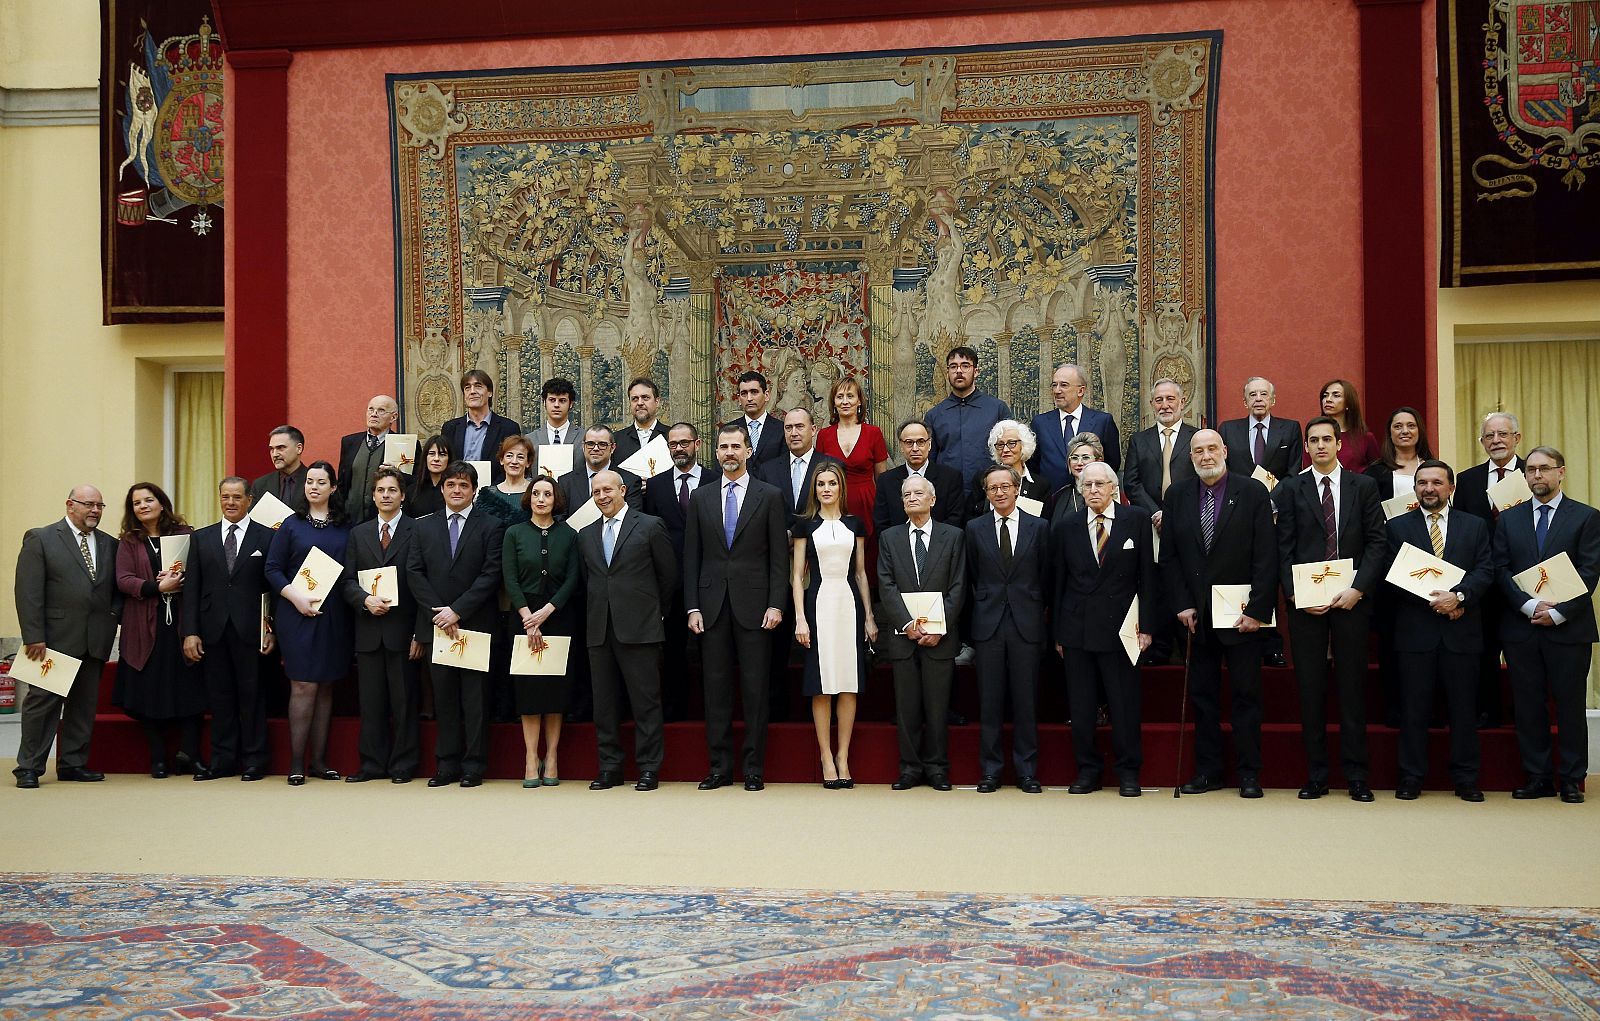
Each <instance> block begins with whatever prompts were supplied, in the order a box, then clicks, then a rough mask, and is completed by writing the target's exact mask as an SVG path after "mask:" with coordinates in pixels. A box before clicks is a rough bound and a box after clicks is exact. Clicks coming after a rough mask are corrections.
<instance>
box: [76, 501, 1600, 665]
mask: <svg viewBox="0 0 1600 1021" xmlns="http://www.w3.org/2000/svg"><path fill="white" fill-rule="evenodd" d="M1537 505H1538V503H1537V501H1535V500H1529V501H1528V502H1527V503H1519V504H1517V505H1516V506H1515V507H1511V508H1509V509H1507V510H1506V511H1504V512H1502V513H1501V515H1500V517H1499V518H1497V519H1496V520H1495V526H1494V568H1495V577H1496V580H1498V581H1499V583H1500V591H1501V592H1502V593H1503V594H1504V595H1505V597H1506V601H1505V604H1504V606H1503V607H1502V608H1501V611H1500V634H1501V637H1503V638H1504V639H1505V640H1506V641H1507V642H1525V641H1529V640H1530V639H1532V638H1533V637H1535V635H1536V634H1540V635H1543V636H1544V637H1545V638H1547V639H1548V640H1550V641H1552V642H1566V643H1573V644H1579V645H1587V644H1589V643H1592V642H1595V641H1600V634H1597V633H1596V629H1595V619H1594V588H1595V582H1596V581H1597V580H1600V513H1596V512H1595V509H1594V508H1593V507H1590V506H1589V505H1588V504H1583V503H1579V502H1578V501H1576V500H1574V499H1573V498H1572V497H1570V496H1562V498H1561V505H1560V506H1559V507H1557V508H1556V509H1555V512H1554V513H1552V514H1551V515H1550V529H1549V531H1548V532H1546V533H1545V538H1544V552H1543V553H1540V552H1539V544H1538V541H1537V540H1536V539H1535V537H1534V531H1533V525H1534V520H1533V511H1534V507H1536V506H1537ZM1557 553H1565V554H1566V555H1567V557H1568V558H1569V559H1570V560H1571V561H1572V566H1573V567H1575V568H1577V571H1578V577H1579V578H1582V579H1583V584H1584V586H1585V587H1586V588H1587V589H1588V590H1589V591H1588V594H1587V595H1584V596H1582V597H1580V598H1578V599H1569V600H1568V601H1566V602H1564V603H1557V604H1556V612H1557V613H1559V614H1561V616H1563V617H1565V618H1566V623H1564V624H1561V625H1558V626H1556V627H1543V626H1537V627H1536V626H1535V625H1534V624H1533V622H1532V621H1530V620H1528V618H1527V617H1524V616H1523V615H1522V607H1523V604H1524V603H1526V602H1527V601H1528V600H1530V599H1537V598H1539V597H1538V596H1536V595H1535V594H1534V593H1532V592H1527V591H1524V590H1523V589H1520V588H1518V587H1517V583H1516V582H1514V581H1512V580H1511V579H1512V578H1513V577H1515V576H1516V575H1518V574H1521V573H1522V572H1523V571H1526V570H1527V569H1528V568H1530V567H1533V566H1536V565H1538V564H1541V563H1543V562H1544V561H1546V560H1548V559H1550V558H1551V557H1553V556H1555V555H1556V554H1557ZM62 651H63V652H65V651H66V650H65V649H63V650H62Z"/></svg>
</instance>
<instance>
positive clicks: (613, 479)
mask: <svg viewBox="0 0 1600 1021" xmlns="http://www.w3.org/2000/svg"><path fill="white" fill-rule="evenodd" d="M626 489H627V487H626V485H625V484H624V483H623V481H622V476H621V475H618V474H617V473H616V472H614V471H612V470H611V469H610V468H607V469H605V470H604V471H597V472H595V473H594V478H593V479H590V480H589V492H590V493H591V494H592V495H593V496H594V505H595V507H597V508H598V509H599V511H600V513H601V514H604V515H605V516H606V517H608V518H610V517H614V516H615V515H616V513H617V512H618V511H620V510H622V504H623V497H624V495H625V493H626Z"/></svg>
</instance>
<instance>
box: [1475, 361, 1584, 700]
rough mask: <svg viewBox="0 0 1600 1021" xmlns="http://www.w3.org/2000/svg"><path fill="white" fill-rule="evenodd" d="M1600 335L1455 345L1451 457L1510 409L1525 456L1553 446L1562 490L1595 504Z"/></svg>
mask: <svg viewBox="0 0 1600 1021" xmlns="http://www.w3.org/2000/svg"><path fill="white" fill-rule="evenodd" d="M1597 379H1600V340H1553V341H1512V342H1508V343H1496V344H1460V343H1458V344H1457V345H1456V436H1457V437H1459V439H1458V440H1457V447H1458V448H1459V449H1458V450H1457V451H1456V460H1455V461H1453V462H1451V463H1452V464H1453V465H1459V466H1463V467H1464V466H1466V465H1471V464H1476V463H1478V462H1479V461H1481V460H1483V449H1482V448H1481V447H1480V446H1479V445H1478V433H1479V428H1478V427H1479V425H1480V424H1481V423H1482V421H1483V416H1485V415H1487V414H1489V413H1490V412H1491V411H1508V412H1511V413H1512V414H1514V415H1516V416H1517V421H1518V422H1519V423H1520V424H1521V425H1522V446H1521V447H1520V448H1519V449H1518V451H1517V452H1518V454H1519V455H1525V454H1527V452H1528V451H1529V450H1532V449H1533V448H1534V447H1538V446H1549V447H1555V448H1556V449H1557V450H1559V451H1561V453H1562V455H1563V456H1565V457H1566V459H1567V478H1566V482H1565V483H1564V484H1563V485H1562V488H1561V491H1562V492H1563V493H1565V494H1566V495H1567V496H1570V497H1572V498H1573V499H1575V500H1579V501H1582V502H1583V503H1586V504H1589V505H1590V506H1595V500H1596V498H1597V497H1600V479H1596V478H1595V477H1594V470H1595V466H1596V465H1597V464H1600V402H1596V401H1595V400H1594V399H1593V390H1594V382H1595V380H1597ZM1589 708H1591V709H1597V708H1600V654H1597V655H1596V657H1595V658H1594V659H1591V661H1590V669H1589Z"/></svg>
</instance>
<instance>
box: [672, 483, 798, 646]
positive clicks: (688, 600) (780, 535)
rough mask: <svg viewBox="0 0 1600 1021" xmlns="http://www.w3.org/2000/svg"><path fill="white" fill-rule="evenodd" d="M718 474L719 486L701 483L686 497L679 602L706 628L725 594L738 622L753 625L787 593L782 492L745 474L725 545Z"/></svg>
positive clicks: (786, 535)
mask: <svg viewBox="0 0 1600 1021" xmlns="http://www.w3.org/2000/svg"><path fill="white" fill-rule="evenodd" d="M747 474H748V473H747ZM723 478H724V476H718V477H717V480H716V481H717V482H718V483H719V485H707V486H701V487H700V488H699V489H697V490H695V493H694V495H693V496H691V497H690V498H689V523H688V526H687V527H686V528H685V529H684V533H683V606H684V609H686V610H696V609H698V610H699V611H700V613H701V615H702V617H703V618H704V621H705V626H706V627H710V626H711V625H712V624H714V623H716V621H717V618H718V615H719V614H720V613H721V612H722V603H723V600H724V598H726V600H727V602H728V605H729V606H730V607H731V608H732V610H733V619H734V620H735V621H736V622H738V624H739V626H740V627H742V628H745V629H747V630H755V629H756V628H759V627H760V626H761V618H762V617H763V616H764V615H765V614H766V612H767V608H768V607H773V606H776V607H783V606H785V605H787V602H786V600H787V599H788V598H789V531H788V527H787V526H786V525H785V524H784V514H783V494H782V493H780V492H779V491H778V489H777V487H776V486H772V485H768V484H767V483H765V482H762V481H761V480H760V479H755V478H752V479H750V484H749V488H748V490H747V491H746V492H745V495H744V504H743V505H742V506H741V507H740V508H739V520H738V521H737V522H735V523H734V532H733V546H732V547H731V548H730V547H729V546H728V545H727V543H726V542H725V540H724V537H723V531H722V502H723V496H722V493H723V490H722V486H721V485H720V483H721V482H722V481H723Z"/></svg>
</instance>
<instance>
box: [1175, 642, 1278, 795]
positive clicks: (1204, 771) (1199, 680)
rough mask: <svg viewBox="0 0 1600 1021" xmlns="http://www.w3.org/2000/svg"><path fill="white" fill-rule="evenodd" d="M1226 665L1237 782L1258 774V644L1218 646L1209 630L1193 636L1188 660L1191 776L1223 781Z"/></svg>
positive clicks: (1259, 707) (1259, 758)
mask: <svg viewBox="0 0 1600 1021" xmlns="http://www.w3.org/2000/svg"><path fill="white" fill-rule="evenodd" d="M1224 663H1226V664H1227V665H1228V689H1229V700H1230V703H1231V706H1232V710H1233V711H1232V723H1233V756H1234V765H1235V766H1236V767H1237V769H1238V771H1239V775H1240V776H1241V777H1246V776H1248V777H1251V778H1254V777H1257V776H1259V775H1260V773H1261V642H1260V641H1246V642H1240V643H1238V644H1237V645H1224V644H1223V643H1222V642H1220V641H1218V640H1217V636H1216V630H1215V629H1214V628H1197V629H1196V630H1195V635H1194V641H1193V646H1192V650H1191V652H1190V656H1189V697H1190V698H1191V699H1192V700H1193V702H1194V765H1195V774H1196V775H1197V776H1204V777H1210V778H1212V779H1214V780H1219V781H1220V780H1221V779H1222V778H1223V777H1224V776H1226V775H1227V772H1226V768H1225V766H1224V763H1223V749H1222V665H1223V664H1224Z"/></svg>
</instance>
